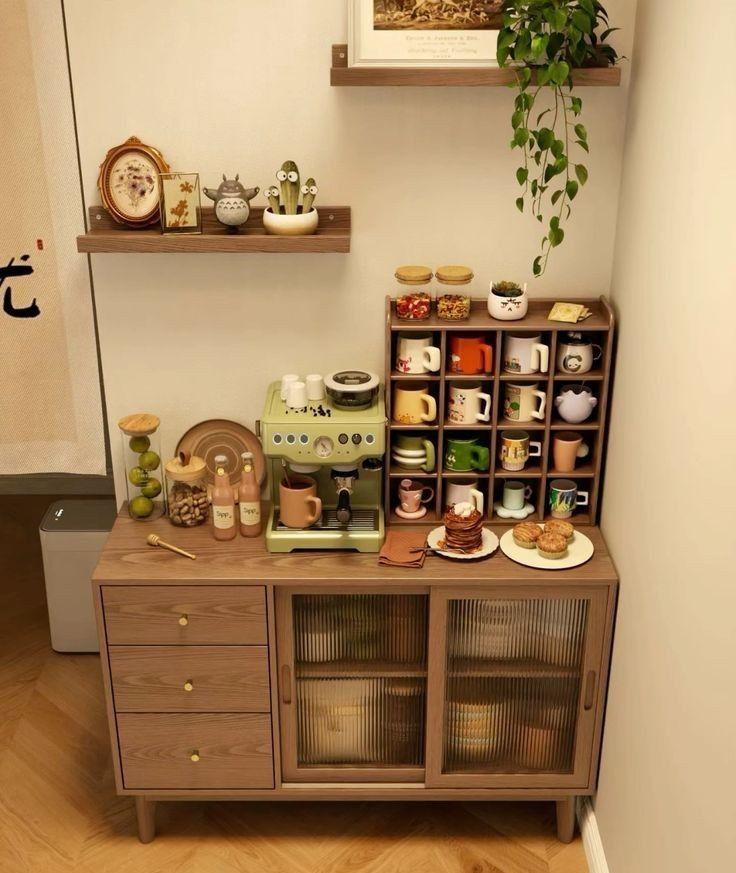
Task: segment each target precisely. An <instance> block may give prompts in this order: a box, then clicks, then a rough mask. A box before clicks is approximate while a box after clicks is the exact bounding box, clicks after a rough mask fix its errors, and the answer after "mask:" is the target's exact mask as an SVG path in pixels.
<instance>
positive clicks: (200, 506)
mask: <svg viewBox="0 0 736 873" xmlns="http://www.w3.org/2000/svg"><path fill="white" fill-rule="evenodd" d="M166 495H167V498H168V502H169V521H170V522H171V523H172V524H175V525H176V526H177V527H196V526H197V525H198V524H204V523H205V522H206V521H207V519H208V518H209V516H210V505H209V501H208V499H207V464H206V463H205V461H204V458H199V457H197V456H196V455H192V456H191V457H190V455H189V453H188V452H179V454H178V455H177V457H175V458H174V459H173V460H171V461H169V463H168V464H167V465H166Z"/></svg>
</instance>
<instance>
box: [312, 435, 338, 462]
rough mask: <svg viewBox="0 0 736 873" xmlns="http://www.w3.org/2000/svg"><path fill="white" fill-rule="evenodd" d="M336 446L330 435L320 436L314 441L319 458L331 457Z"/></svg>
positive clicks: (315, 452) (315, 451)
mask: <svg viewBox="0 0 736 873" xmlns="http://www.w3.org/2000/svg"><path fill="white" fill-rule="evenodd" d="M334 448H335V444H334V443H333V442H332V440H331V439H330V438H329V437H328V436H318V437H317V439H316V440H315V441H314V454H315V455H316V456H317V457H318V458H329V457H330V455H331V454H332V452H333V450H334Z"/></svg>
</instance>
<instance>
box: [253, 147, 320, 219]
mask: <svg viewBox="0 0 736 873" xmlns="http://www.w3.org/2000/svg"><path fill="white" fill-rule="evenodd" d="M300 179H301V177H300V175H299V167H297V165H296V164H295V163H294V161H284V163H283V164H282V165H281V169H280V170H278V171H277V172H276V181H277V182H278V183H279V186H280V187H279V188H277V187H276V186H275V185H272V186H271V187H270V188H267V189H266V197H267V198H268V203H269V206H268V208H267V209H266V210H265V211H264V213H263V226H264V227H265V228H266V232H267V233H271V234H273V235H274V236H307V235H308V234H311V233H314V232H315V231H316V230H317V225H318V224H319V213H318V212H317V210H316V209H315V208H314V198H315V197H316V196H317V194H318V193H319V189H318V188H317V185H316V183H315V181H314V179H312V178H309V179H307V181H306V184H305V185H300V184H299V183H300ZM300 194H301V196H302V205H301V206H300V205H299V195H300Z"/></svg>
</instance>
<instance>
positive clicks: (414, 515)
mask: <svg viewBox="0 0 736 873" xmlns="http://www.w3.org/2000/svg"><path fill="white" fill-rule="evenodd" d="M394 512H395V513H396V515H398V516H399V518H404V519H406V520H407V521H416V520H418V519H420V518H424V516H425V515H426V514H427V507H426V506H420V507H419V509H418V510H417V511H416V512H405V511H404V510H403V509H402V508H401V507H400V506H397V507H396V509H394Z"/></svg>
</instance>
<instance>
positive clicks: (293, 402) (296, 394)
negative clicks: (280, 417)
mask: <svg viewBox="0 0 736 873" xmlns="http://www.w3.org/2000/svg"><path fill="white" fill-rule="evenodd" d="M308 402H309V401H308V400H307V386H306V383H305V382H289V388H288V391H287V394H286V405H287V406H288V407H289V409H305V408H306V407H307V405H308Z"/></svg>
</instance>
